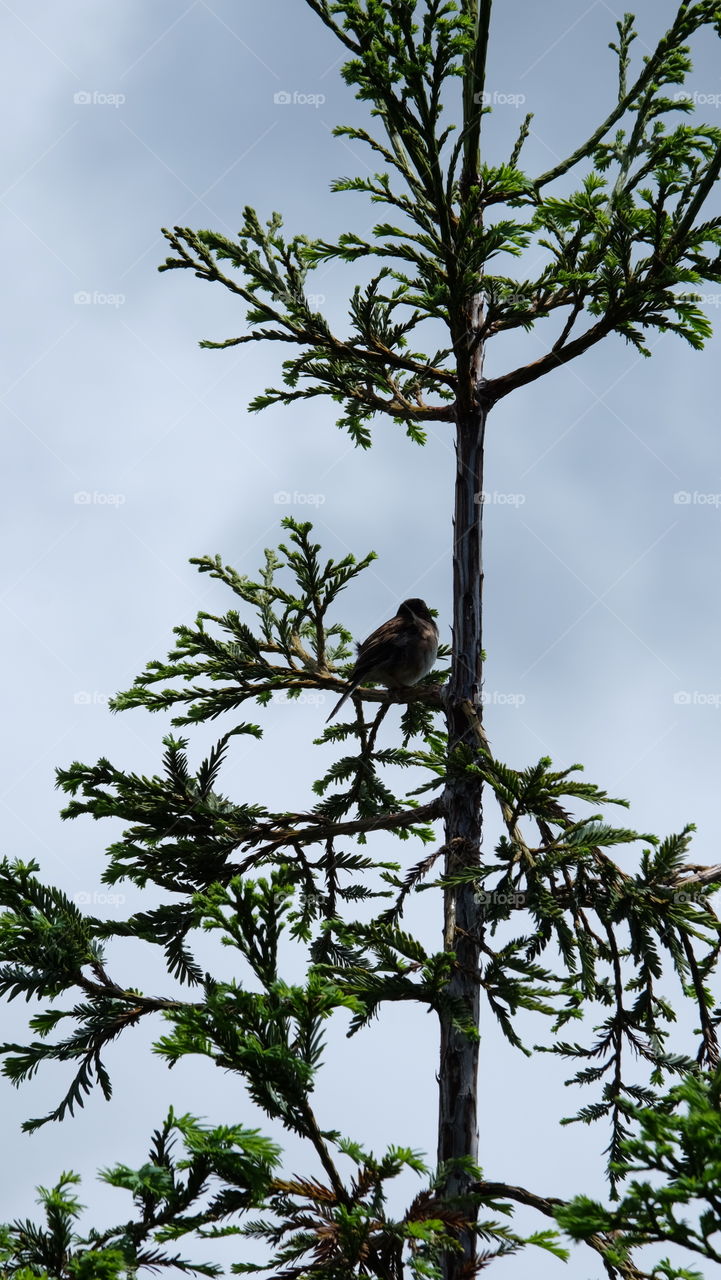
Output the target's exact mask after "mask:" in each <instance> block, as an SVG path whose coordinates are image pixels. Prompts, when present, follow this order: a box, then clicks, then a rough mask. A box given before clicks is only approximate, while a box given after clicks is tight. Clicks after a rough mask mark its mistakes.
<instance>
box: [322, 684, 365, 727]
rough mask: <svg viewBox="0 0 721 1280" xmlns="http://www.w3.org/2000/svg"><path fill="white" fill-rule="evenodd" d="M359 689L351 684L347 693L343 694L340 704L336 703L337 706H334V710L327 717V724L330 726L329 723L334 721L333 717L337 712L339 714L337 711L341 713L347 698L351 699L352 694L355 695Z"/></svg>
mask: <svg viewBox="0 0 721 1280" xmlns="http://www.w3.org/2000/svg"><path fill="white" fill-rule="evenodd" d="M357 688H358V686H357V684H351V685H349V686H348V688H347V689H346V691H345V693H344V694H343V696H342V697H341V698H340V699H339V700H338V702H336V704H335V706H334V708H333V710H332V711H331V713H330V715H329V716H327V717H326V724H328V721H329V720H332V719H333V716H334V715H335V714H336V712H337V711H340V709H341V707H342V706H343V703H344V702H345V700H346V698H350V696H351V694H352V693H355V691H356V689H357Z"/></svg>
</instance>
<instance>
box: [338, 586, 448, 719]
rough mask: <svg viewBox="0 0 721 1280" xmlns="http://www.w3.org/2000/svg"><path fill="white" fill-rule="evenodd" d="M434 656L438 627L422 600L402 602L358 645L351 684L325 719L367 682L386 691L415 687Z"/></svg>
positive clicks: (429, 667) (428, 668)
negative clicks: (377, 685) (391, 616)
mask: <svg viewBox="0 0 721 1280" xmlns="http://www.w3.org/2000/svg"><path fill="white" fill-rule="evenodd" d="M437 653H438V627H437V626H436V624H435V622H434V621H433V618H432V617H431V611H430V609H429V608H428V605H427V604H426V602H425V600H417V599H413V600H404V601H403V604H402V605H399V607H398V612H397V614H396V615H395V617H394V618H389V619H388V621H387V622H384V623H383V624H382V625H381V626H380V627H378V629H377V631H374V632H373V634H372V635H370V636H368V639H367V640H364V641H363V643H362V644H359V645H358V656H357V658H356V661H355V666H354V668H353V670H352V672H351V677H350V683H349V685H348V688H347V689H346V691H345V693H344V694H343V697H342V698H341V699H340V701H339V702H337V703H336V705H335V706H334V708H333V710H332V711H331V713H330V715H329V716H328V720H332V719H333V716H334V715H335V713H336V711H340V708H341V707H342V706H343V703H344V702H345V700H346V698H349V697H350V696H351V694H352V693H354V692H355V690H356V689H357V688H358V685H359V684H363V683H364V682H365V681H366V680H372V681H375V682H376V683H377V684H384V685H385V686H386V688H388V689H399V688H403V686H404V685H409V684H417V683H418V681H419V680H422V679H423V676H427V675H428V672H429V671H430V670H431V668H432V666H433V663H434V662H435V660H436V654H437ZM328 720H326V724H327V723H328Z"/></svg>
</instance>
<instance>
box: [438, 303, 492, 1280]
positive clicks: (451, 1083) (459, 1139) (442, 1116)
mask: <svg viewBox="0 0 721 1280" xmlns="http://www.w3.org/2000/svg"><path fill="white" fill-rule="evenodd" d="M480 324H481V300H480V297H478V298H477V299H475V300H474V303H473V307H472V310H471V313H470V315H469V335H468V336H469V342H470V344H471V351H472V354H471V356H470V362H469V365H468V372H469V374H470V377H469V378H468V381H467V382H466V387H465V388H464V390H465V391H466V394H465V395H464V394H461V395H459V400H458V420H457V437H456V490H455V514H454V539H453V667H452V672H451V679H450V682H449V685H448V693H447V722H448V733H449V743H450V748H451V751H452V750H453V747H454V746H458V745H459V744H461V743H464V744H466V745H467V746H468V747H469V748H470V749H471V750H472V751H473V750H475V747H476V742H475V735H474V734H473V730H472V728H471V727H470V726H469V721H468V715H467V713H466V711H465V710H464V705H465V707H466V708H467V706H468V702H469V701H470V702H471V703H472V704H473V705H474V706H475V707H476V708H477V709H478V714H479V717H480V710H481V701H480V694H481V680H482V662H481V604H482V587H483V568H482V560H481V533H482V524H481V522H482V513H483V503H482V499H481V495H482V491H483V447H484V437H485V421H486V408H485V406H484V404H483V402H482V399H481V394H480V391H481V384H482V376H481V371H482V358H483V353H482V349H481V347H480V345H474V344H473V334H474V333H475V332H477V331H478V329H479V328H480ZM459 390H460V388H459ZM445 805H446V847H447V855H446V874H452V872H453V870H454V868H455V867H457V866H458V865H468V864H469V863H473V862H478V861H479V859H480V841H481V822H482V810H481V783H480V781H479V779H478V778H476V777H473V776H472V775H469V774H468V773H461V774H456V775H454V771H453V769H452V768H451V772H450V776H449V778H448V782H447V784H446V791H445ZM444 934H445V936H444V946H445V949H446V950H447V951H451V952H453V953H454V956H455V963H454V972H453V976H452V978H451V981H450V983H449V986H448V997H449V1000H452V1001H454V1002H460V1003H461V1004H462V1005H463V1007H464V1011H465V1012H466V1014H467V1016H468V1018H469V1020H470V1021H471V1022H472V1024H473V1026H474V1027H477V1026H478V1023H479V1015H480V987H479V982H478V956H479V941H480V913H479V904H478V902H477V900H476V895H475V890H474V888H473V886H472V885H461V886H457V887H449V888H447V889H446V891H445V913H444ZM477 1082H478V1041H477V1039H476V1038H474V1037H472V1036H469V1035H467V1034H466V1033H464V1032H462V1031H460V1030H459V1029H458V1028H457V1027H454V1026H453V1023H452V1014H451V1012H450V1011H449V1012H444V1013H443V1014H442V1016H441V1057H440V1069H439V1122H438V1160H439V1164H443V1163H446V1162H448V1161H454V1160H458V1159H461V1158H465V1159H467V1160H468V1159H470V1160H471V1161H473V1162H474V1163H477V1160H478V1115H477ZM472 1184H473V1178H472V1177H469V1176H468V1174H467V1173H465V1172H463V1171H462V1170H460V1169H456V1170H453V1169H451V1171H450V1173H449V1176H448V1178H447V1181H446V1184H445V1194H446V1195H447V1196H448V1197H452V1198H454V1199H458V1200H460V1202H461V1204H460V1207H461V1208H464V1209H465V1210H466V1212H467V1214H468V1218H469V1221H471V1220H473V1219H475V1216H476V1214H475V1209H474V1208H473V1201H472ZM460 1242H461V1244H462V1246H463V1250H462V1253H449V1254H448V1255H447V1257H446V1259H445V1266H444V1276H445V1280H460V1277H461V1276H465V1277H469V1276H471V1275H473V1272H474V1260H475V1256H476V1241H475V1237H474V1234H473V1231H472V1229H468V1230H464V1231H462V1232H461V1237H460Z"/></svg>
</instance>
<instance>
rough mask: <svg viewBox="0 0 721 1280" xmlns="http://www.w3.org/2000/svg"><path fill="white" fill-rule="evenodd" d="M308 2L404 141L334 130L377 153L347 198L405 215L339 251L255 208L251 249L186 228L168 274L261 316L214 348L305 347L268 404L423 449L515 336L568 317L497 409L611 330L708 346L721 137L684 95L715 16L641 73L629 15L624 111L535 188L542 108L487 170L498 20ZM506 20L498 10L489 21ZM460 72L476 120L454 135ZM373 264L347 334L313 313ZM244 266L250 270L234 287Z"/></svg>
mask: <svg viewBox="0 0 721 1280" xmlns="http://www.w3.org/2000/svg"><path fill="white" fill-rule="evenodd" d="M307 2H308V3H309V4H310V7H311V8H312V9H314V10H315V12H316V13H317V14H318V15H319V17H320V18H321V19H322V20H323V22H325V24H326V25H327V26H328V27H330V28H331V30H332V31H334V32H335V34H336V35H337V36H338V38H339V39H340V41H341V43H342V44H343V45H344V47H345V49H346V50H347V51H348V52H349V53H350V57H349V59H348V61H347V62H346V63H345V65H344V67H343V76H344V78H345V80H346V82H347V83H348V84H349V85H351V86H352V87H353V88H354V89H355V91H356V94H357V96H358V98H360V99H361V101H365V102H368V103H370V104H372V106H371V116H372V117H375V118H377V119H378V120H379V121H380V122H381V124H382V126H383V133H384V135H385V136H384V137H381V138H379V137H376V136H375V135H374V134H372V133H371V132H369V130H368V129H367V128H365V127H361V126H353V127H349V126H341V127H339V128H337V129H336V131H335V132H336V134H338V135H339V136H343V137H347V138H349V139H351V140H352V141H354V142H360V143H362V144H363V145H364V146H367V147H369V148H370V149H371V151H372V153H373V159H374V161H375V162H377V163H379V164H380V165H382V166H383V168H381V169H379V171H378V172H374V173H372V174H371V176H370V177H366V176H360V177H358V176H352V177H347V178H343V179H341V180H339V181H338V182H336V183H335V184H334V189H335V190H336V191H343V192H345V191H352V192H360V193H362V194H364V195H366V196H367V197H368V198H369V199H370V201H371V202H372V203H373V204H381V205H384V206H388V207H389V208H390V209H391V210H392V212H393V218H394V221H393V222H379V223H378V224H376V226H374V228H373V236H372V238H370V239H368V238H363V237H360V236H358V235H356V234H355V233H354V232H351V231H349V232H344V233H343V234H342V235H341V236H340V237H339V239H338V240H337V242H335V243H328V242H325V241H318V240H309V239H307V238H306V237H303V236H296V237H295V238H293V239H292V240H286V239H284V238H283V236H282V234H281V218H280V215H279V214H273V216H272V217H271V218H270V219H269V221H268V222H267V224H266V225H265V226H264V225H263V223H262V222H261V220H260V219H259V217H258V215H257V213H256V212H255V211H254V210H253V209H250V208H247V209H246V210H245V213H244V223H243V227H242V228H241V231H240V233H239V236H238V238H237V240H235V241H231V240H228V239H227V238H226V237H223V236H220V235H218V234H217V233H215V232H212V231H198V232H196V231H193V230H191V229H190V228H187V227H176V228H175V229H174V231H172V232H170V231H166V232H165V235H166V237H167V239H168V242H169V244H170V246H171V249H172V250H173V256H171V257H169V258H168V259H167V260H166V262H165V264H164V266H163V267H161V270H168V269H172V268H181V269H183V268H186V269H187V268H190V269H191V270H193V271H194V272H195V274H196V275H198V276H200V277H201V278H202V279H205V280H209V281H218V282H220V283H221V284H223V285H224V286H225V287H226V288H228V289H230V290H231V291H232V292H234V293H236V294H237V295H238V296H239V297H240V298H241V299H242V301H243V302H244V303H245V304H246V308H247V311H246V318H247V322H248V325H249V326H250V328H249V332H247V333H245V334H243V335H242V336H240V337H236V338H230V339H228V340H226V341H225V342H215V343H210V342H206V343H204V344H203V345H204V346H213V347H222V346H229V345H235V344H237V343H245V342H254V341H268V340H270V341H276V342H281V343H286V344H288V343H289V344H291V346H292V347H293V348H294V351H295V352H296V354H294V355H293V356H292V358H290V359H289V360H287V361H286V362H285V363H284V365H283V385H282V386H281V387H280V388H269V389H268V390H266V392H265V393H264V394H263V395H261V396H257V397H256V398H255V399H254V400H253V402H252V404H251V408H252V409H262V408H264V407H266V406H267V405H270V404H276V403H282V404H291V403H293V402H294V401H295V400H298V399H306V398H309V397H316V396H320V395H327V396H330V398H331V399H332V400H334V401H337V402H340V403H342V404H343V414H342V416H341V417H340V419H339V420H338V425H339V426H341V427H343V428H345V429H346V430H347V431H348V432H349V433H350V435H351V437H352V439H353V440H354V442H355V443H356V444H358V445H361V446H362V447H364V448H366V447H368V446H369V445H370V443H371V434H370V426H369V424H370V423H371V421H372V419H373V418H374V417H375V416H376V415H377V414H379V413H380V414H388V415H390V416H391V417H392V418H393V419H394V420H395V421H396V422H400V423H402V424H403V425H404V426H405V428H406V430H407V432H408V434H409V435H410V436H411V438H412V439H414V440H416V441H418V442H422V441H423V439H424V434H423V424H424V423H425V422H428V421H446V422H452V421H453V420H454V419H455V417H456V413H457V410H458V408H459V407H461V406H462V405H463V403H465V401H464V396H465V395H466V391H465V388H466V386H467V384H468V381H469V377H470V362H471V361H472V359H473V356H474V350H475V345H474V344H475V343H478V342H484V343H487V342H488V341H489V340H490V339H492V338H494V337H496V336H497V335H498V334H500V333H504V332H508V331H509V330H512V329H517V328H523V329H527V330H528V329H531V328H533V327H534V326H535V325H536V324H537V323H538V322H539V321H541V320H547V319H549V317H551V318H552V317H554V316H556V315H557V317H558V324H557V326H556V333H555V336H554V337H552V338H551V339H550V341H549V343H548V346H547V350H546V352H545V354H544V355H542V356H541V358H540V359H533V360H532V361H531V362H530V363H529V364H527V365H523V366H520V367H518V368H516V369H513V370H509V371H508V372H505V373H501V374H499V375H498V376H497V377H494V378H492V379H488V380H487V381H486V382H485V384H484V388H483V395H484V400H485V403H486V405H487V406H489V407H490V406H492V405H493V404H494V403H496V401H498V400H499V399H501V398H502V397H503V396H505V395H507V394H508V393H509V392H510V391H512V390H513V389H514V388H515V387H517V386H521V385H523V384H524V383H527V382H529V381H532V380H534V379H535V378H538V377H540V376H542V375H543V374H545V373H548V372H550V371H551V370H552V369H555V368H558V367H559V365H562V364H564V363H565V362H566V361H567V360H570V359H573V358H575V357H576V356H577V355H580V354H581V353H582V352H584V351H586V350H588V349H589V348H590V347H591V346H593V345H594V344H595V343H596V342H598V341H600V340H601V339H602V338H604V337H606V336H607V335H608V334H610V333H614V332H616V333H619V334H621V335H622V336H623V337H624V338H625V339H626V340H627V341H628V342H630V343H632V344H633V345H634V346H635V347H637V349H638V350H639V351H640V352H642V353H643V354H644V355H648V354H649V350H648V345H647V337H646V335H647V333H648V332H649V331H653V330H659V331H661V332H664V331H666V330H671V331H672V332H675V333H678V334H679V335H680V336H681V337H683V338H685V339H686V341H687V342H689V343H691V345H692V346H694V347H697V348H700V347H702V346H703V345H704V343H705V341H706V340H707V338H708V337H709V336H710V333H711V328H710V324H709V321H708V318H707V316H706V314H705V312H704V311H703V310H702V309H701V307H700V306H699V299H698V295H697V293H696V292H694V290H695V288H697V287H698V286H699V285H701V284H703V282H705V281H711V282H719V281H720V280H721V251H720V246H721V218H718V217H716V218H711V219H708V220H706V221H703V220H701V219H700V216H699V215H700V213H701V210H702V208H703V206H704V203H705V201H706V199H707V197H708V196H709V194H710V192H711V190H712V188H713V186H714V184H715V182H716V180H717V179H718V176H719V173H720V172H721V129H719V128H718V127H716V126H711V125H707V124H702V123H701V124H696V123H694V122H693V121H690V119H689V118H690V117H691V116H692V115H693V113H694V110H695V104H694V102H693V99H692V98H690V97H684V96H683V93H682V90H679V89H678V88H676V86H682V85H683V84H684V83H685V80H686V78H687V76H688V75H689V73H690V72H691V70H692V64H691V59H690V55H689V47H688V45H687V43H686V42H687V41H688V40H690V39H691V38H692V37H693V36H694V35H695V34H697V33H698V32H700V31H702V30H703V29H704V28H705V27H709V26H710V27H713V28H714V29H715V31H716V32H717V33H718V31H719V8H718V4H717V3H710V2H705V3H703V2H702V3H697V4H691V3H683V4H681V5H680V6H679V10H678V13H677V15H676V18H675V20H674V22H673V23H672V25H671V27H670V28H669V30H668V31H667V32H666V33H665V34H664V35H663V36H662V38H661V39H660V41H659V42H658V44H657V46H656V48H655V49H654V50H653V52H652V53H651V55H650V56H648V57H647V58H645V59H644V61H643V62H642V64H641V65H640V68H639V69H638V71H637V73H636V75H635V78H633V77H632V75H631V63H632V61H633V57H632V47H631V46H632V44H633V42H634V40H635V39H636V32H635V29H634V25H633V18H632V15H630V14H627V15H625V17H624V18H623V19H622V20H620V21H618V22H617V24H616V26H617V43H614V42H611V45H610V48H611V50H612V51H614V52H615V54H616V57H617V60H618V73H619V92H618V98H617V101H616V103H614V105H613V107H612V108H611V110H610V112H609V114H608V116H607V117H606V119H605V120H604V122H603V123H602V124H601V125H600V126H599V128H598V129H597V130H596V131H595V132H594V133H593V134H592V135H591V137H589V138H588V139H587V140H586V141H585V142H584V143H582V144H581V146H579V147H578V148H577V149H576V150H575V151H574V152H573V153H572V154H571V155H570V156H568V157H566V158H565V159H564V160H561V161H560V162H559V163H558V164H557V165H555V166H554V167H553V168H552V169H550V170H548V171H547V172H546V173H542V174H528V173H526V172H524V171H523V170H522V169H521V168H520V167H519V163H520V157H521V151H522V148H523V143H524V141H525V139H526V137H527V135H528V131H529V126H530V120H531V116H527V117H526V119H525V121H524V123H523V125H522V127H521V130H520V133H519V136H518V139H517V141H516V144H515V145H514V147H513V149H512V152H511V154H510V155H509V157H508V159H507V160H506V161H504V162H502V163H501V164H499V165H495V166H494V165H489V164H488V163H486V162H485V161H484V160H483V157H482V156H481V154H480V151H479V139H480V134H481V126H482V122H483V120H484V118H485V117H486V116H488V115H489V114H490V113H491V111H492V108H491V107H490V106H489V105H487V104H486V103H485V98H484V65H485V43H484V41H485V38H486V36H487V25H486V27H485V28H484V27H483V25H482V24H481V26H480V27H479V26H478V14H477V5H476V4H475V3H470V2H469V3H465V4H462V5H455V4H452V3H446V2H444V0H426V3H425V4H422V5H415V4H414V5H409V4H408V3H407V0H384V2H383V3H371V4H368V5H363V4H360V3H357V2H355V0H352V2H350V3H340V4H327V3H323V0H307ZM489 13H490V5H488V6H487V8H486V9H485V12H484V17H485V21H486V24H487V20H488V14H489ZM459 77H460V78H462V79H463V94H464V112H463V125H462V128H461V130H460V132H459V133H458V135H457V137H456V120H457V102H456V100H455V97H454V93H453V86H454V84H455V82H456V81H457V80H458V78H459ZM672 89H675V92H674V93H673V94H671V90H672ZM584 167H585V170H586V172H585V173H584V172H583V169H584ZM571 175H574V176H573V178H571ZM561 180H563V182H561ZM570 181H573V182H574V183H575V186H574V187H572V188H571V189H570V190H569V189H568V188H569V182H570ZM496 206H502V207H503V208H504V209H505V210H506V211H507V214H508V216H501V217H499V216H498V211H497V208H496ZM527 251H528V252H527ZM374 257H378V258H381V259H382V260H383V265H382V267H381V269H380V271H379V273H378V274H377V275H375V276H373V277H372V279H371V280H370V281H369V282H368V284H366V285H365V286H360V285H359V286H357V287H356V289H355V290H354V292H353V294H352V297H351V300H350V307H349V336H348V337H345V338H343V337H341V336H340V335H338V334H336V333H334V332H333V330H332V328H331V326H330V324H329V322H328V321H327V320H326V319H325V318H324V317H323V316H322V315H321V314H320V313H319V312H318V311H317V310H315V308H314V306H313V305H312V302H311V299H312V298H313V294H312V287H309V286H308V279H309V276H310V274H311V273H312V271H313V270H314V269H315V268H316V267H317V266H318V265H319V264H322V263H325V262H327V261H332V260H334V259H340V260H342V261H345V262H356V261H359V260H363V259H372V258H374ZM519 257H526V258H527V259H528V261H532V262H534V263H536V262H539V261H540V262H542V263H543V264H544V265H543V266H542V268H541V270H540V271H539V272H538V274H536V275H534V276H533V277H530V278H526V277H524V276H522V275H520V276H519V275H510V274H508V263H509V260H513V259H514V258H515V259H518V258H519ZM224 262H229V263H230V265H231V267H232V268H233V269H234V271H235V273H237V274H233V275H227V274H225V273H224V272H223V271H222V270H221V268H220V265H219V264H220V263H224ZM479 290H480V291H481V294H482V297H483V302H484V314H483V320H482V325H481V327H480V329H478V331H477V333H476V334H475V337H474V342H473V343H470V342H469V341H468V339H467V336H466V335H467V333H468V328H469V324H468V313H469V307H470V306H471V305H472V301H473V299H474V298H475V297H476V295H477V294H478V292H479ZM428 320H431V321H434V322H438V321H440V322H441V324H442V325H443V327H444V329H445V331H446V333H447V341H446V343H445V346H444V347H443V348H442V349H441V350H437V351H435V352H434V353H433V354H424V352H422V351H414V350H410V348H409V341H410V340H411V335H415V332H416V330H418V329H419V327H420V326H422V325H423V323H424V322H425V321H428ZM436 327H437V326H436ZM415 340H416V339H415V336H414V337H413V341H414V342H415Z"/></svg>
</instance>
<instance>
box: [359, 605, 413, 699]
mask: <svg viewBox="0 0 721 1280" xmlns="http://www.w3.org/2000/svg"><path fill="white" fill-rule="evenodd" d="M410 639H411V635H410V631H409V628H408V626H407V624H406V623H405V622H404V620H403V619H402V618H398V617H396V618H389V619H388V622H384V623H383V625H382V626H381V627H379V628H378V630H377V631H374V632H373V634H372V635H370V636H369V637H368V639H367V640H364V641H363V643H362V644H361V645H359V647H358V657H357V658H356V664H355V668H354V671H353V679H354V680H355V681H356V683H357V684H358V683H360V682H361V681H363V680H366V679H368V678H371V673H372V672H373V671H376V670H378V668H382V667H384V666H385V665H386V663H388V662H389V661H391V659H394V660H397V659H398V658H401V659H402V658H403V656H404V655H405V651H406V648H407V646H408V643H409V640H410Z"/></svg>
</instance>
